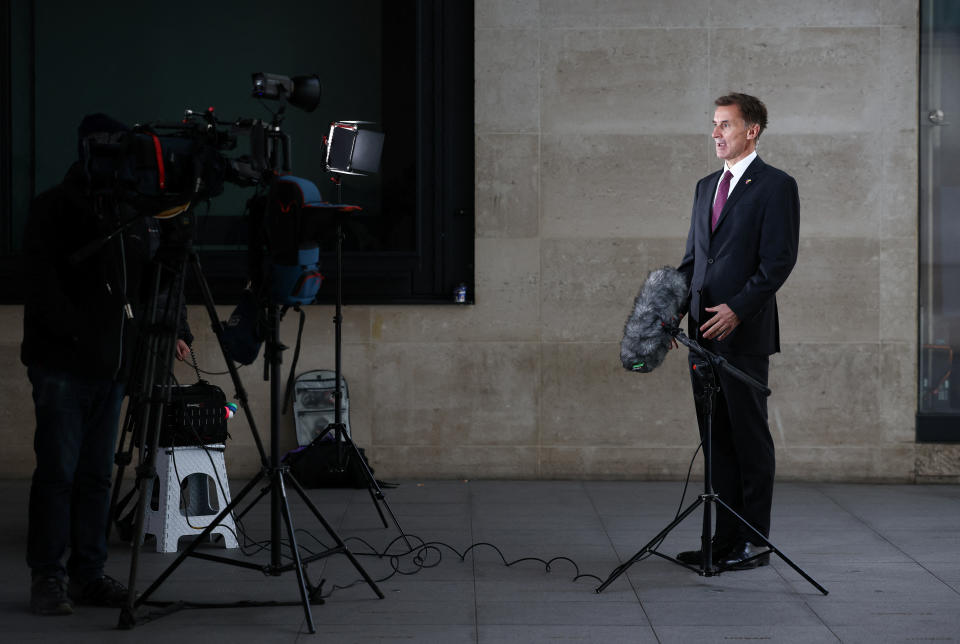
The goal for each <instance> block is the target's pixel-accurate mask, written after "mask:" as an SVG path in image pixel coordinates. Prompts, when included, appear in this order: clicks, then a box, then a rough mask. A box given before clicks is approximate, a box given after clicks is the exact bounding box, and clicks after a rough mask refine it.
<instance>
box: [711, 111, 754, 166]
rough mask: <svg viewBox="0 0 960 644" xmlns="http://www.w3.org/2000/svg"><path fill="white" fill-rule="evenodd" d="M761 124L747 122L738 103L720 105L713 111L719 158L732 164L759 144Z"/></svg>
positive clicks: (715, 143) (715, 141)
mask: <svg viewBox="0 0 960 644" xmlns="http://www.w3.org/2000/svg"><path fill="white" fill-rule="evenodd" d="M759 129H760V128H759V126H757V125H751V126H750V127H747V124H746V123H745V122H744V120H743V115H742V114H740V108H739V107H738V106H736V105H719V106H717V111H716V112H714V113H713V143H714V146H715V148H716V151H717V158H719V159H723V160H724V161H726V162H727V166H732V165H733V164H735V163H736V162H737V161H739V160H740V159H742V158H744V157H745V156H747V155H748V154H750V153H751V152H753V150H754V148H756V146H757V130H759Z"/></svg>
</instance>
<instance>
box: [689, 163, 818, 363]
mask: <svg viewBox="0 0 960 644" xmlns="http://www.w3.org/2000/svg"><path fill="white" fill-rule="evenodd" d="M721 174H722V172H721V171H719V170H718V171H717V172H714V173H713V174H711V175H709V176H707V177H704V178H703V179H701V180H700V181H699V182H698V183H697V189H696V194H695V196H694V200H693V214H692V216H691V220H690V234H689V235H688V237H687V250H686V254H685V255H684V257H683V261H682V262H681V264H680V266H679V267H678V270H679V271H680V272H681V273H683V274H684V276H685V277H686V278H687V283H688V284H690V299H689V312H690V319H689V323H688V324H689V335H690V337H691V338H696V337H698V334H697V328H698V327H699V326H700V324H702V323H703V322H704V321H705V320H707V319H709V318H710V317H712V315H713V314H712V313H707V312H705V311H704V309H705V308H706V307H708V306H716V305H718V304H723V303H726V304H727V306H729V307H730V308H731V309H732V310H733V312H734V313H736V314H737V317H739V318H740V324H739V325H738V326H737V328H736V329H734V331H733V333H731V334H730V335H729V336H728V337H727V338H725V339H724V340H723V341H721V342H710V343H709V345H710V346H709V347H708V348H710V349H711V350H713V351H717V352H720V353H741V354H750V355H770V354H772V353H776V352H778V351H779V350H780V326H779V319H778V316H777V298H776V295H775V294H776V292H777V289H779V288H780V287H781V286H782V285H783V283H784V282H785V281H786V280H787V277H788V276H789V275H790V271H791V270H792V269H793V267H794V265H795V264H796V263H797V245H798V240H799V236H800V199H799V196H798V193H797V182H796V181H795V180H794V179H793V177H791V176H790V175H788V174H787V173H785V172H783V171H782V170H778V169H777V168H774V167H773V166H769V165H767V164H766V163H764V162H763V161H762V160H761V159H760V157H757V158H755V159H754V160H753V163H751V164H750V165H749V167H747V170H746V172H744V174H743V176H742V177H740V181H738V182H737V185H736V187H735V188H734V190H733V192H731V193H730V196H729V198H728V199H727V203H726V205H725V206H724V207H723V212H721V213H720V220H719V222H718V223H717V228H716V230H715V231H713V232H711V231H710V217H711V210H712V207H713V197H714V193H715V192H716V189H717V182H719V181H720V175H721ZM704 346H707V345H704Z"/></svg>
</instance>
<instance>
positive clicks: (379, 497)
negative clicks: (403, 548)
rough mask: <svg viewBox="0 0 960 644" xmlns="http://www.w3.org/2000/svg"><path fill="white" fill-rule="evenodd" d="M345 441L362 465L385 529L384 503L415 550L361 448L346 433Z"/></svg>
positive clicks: (394, 522)
mask: <svg viewBox="0 0 960 644" xmlns="http://www.w3.org/2000/svg"><path fill="white" fill-rule="evenodd" d="M343 440H344V441H346V442H347V444H348V445H350V448H351V449H353V454H354V456H356V457H357V462H358V463H360V467H362V468H363V473H364V476H366V477H367V491H368V492H369V493H370V499H371V500H372V501H373V506H374V507H375V508H376V509H377V514H379V515H380V521H382V522H383V527H384V528H386V527H387V520H386V518H385V517H384V516H383V512H382V511H381V510H380V503H383V507H385V508H386V509H387V512H388V513H389V514H390V519H391V520H392V521H393V525H395V526H397V532H399V533H400V536H401V537H403V540H404V542H405V543H406V544H407V548H409V549H410V550H413V549H414V548H413V545H412V544H411V543H410V539H409V538H408V537H407V533H406V532H404V531H403V528H402V527H400V521H399V520H398V519H397V515H396V514H394V513H393V509H391V507H390V504H389V503H387V498H386V497H385V496H384V494H383V489H382V488H381V487H380V484H379V483H378V482H377V479H376V477H375V476H374V475H373V472H371V471H370V467H369V466H368V465H367V461H366V460H364V458H363V454H361V453H360V448H358V447H357V444H356V443H354V442H353V438H351V437H350V435H349V434H347V433H346V432H344V433H343Z"/></svg>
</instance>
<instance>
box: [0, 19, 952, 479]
mask: <svg viewBox="0 0 960 644" xmlns="http://www.w3.org/2000/svg"><path fill="white" fill-rule="evenodd" d="M918 29H919V27H918V11H917V6H916V4H915V3H911V2H900V1H897V0H886V1H881V2H877V1H875V0H844V1H843V2H839V3H838V2H835V1H833V0H809V1H807V2H803V3H792V2H781V1H774V2H770V1H761V0H749V1H743V0H684V1H683V2H675V1H668V0H643V1H633V0H540V1H539V2H538V1H536V0H477V1H476V30H475V37H476V48H475V51H476V101H475V122H476V161H477V181H476V185H477V194H476V265H477V273H476V305H474V306H462V307H455V306H350V307H345V309H344V315H345V333H344V372H345V375H346V377H347V379H348V381H349V385H350V413H351V417H350V422H351V426H352V428H353V432H354V437H355V440H356V441H357V442H358V444H360V445H361V446H363V447H365V448H366V449H367V452H368V454H369V455H370V456H371V458H372V463H373V465H374V467H375V468H376V471H377V475H378V476H380V477H383V478H388V479H390V478H407V477H412V478H435V477H458V478H460V477H463V478H491V477H493V478H498V477H509V478H591V479H601V478H611V479H618V478H649V479H659V478H667V479H669V478H679V477H681V476H683V475H684V474H685V472H686V468H687V464H688V463H689V460H690V458H691V456H692V454H693V450H694V448H695V447H696V443H697V441H696V428H695V417H694V413H693V404H692V400H691V396H690V393H689V384H688V378H687V375H686V369H685V365H686V361H685V359H684V355H683V353H681V352H676V353H675V354H673V355H670V356H669V359H668V360H667V361H666V363H665V364H664V365H663V366H661V367H660V368H659V369H658V370H656V371H654V372H653V373H650V374H645V375H641V374H632V373H627V372H625V371H624V370H623V369H622V368H621V367H620V365H619V359H618V356H619V341H620V337H621V334H622V328H623V322H624V320H625V319H626V316H627V314H628V313H629V310H630V306H631V303H632V300H633V297H634V296H635V294H636V291H637V289H638V287H639V286H640V285H641V284H642V282H643V280H644V279H645V276H646V274H647V273H648V272H649V271H650V270H652V269H654V268H657V267H659V266H662V265H665V264H669V265H676V264H677V263H678V262H679V261H680V258H681V256H682V254H683V247H684V241H685V238H686V233H687V228H688V224H689V216H690V206H691V203H692V197H693V187H694V184H695V182H696V181H697V179H699V178H700V177H702V176H704V175H706V174H708V173H710V172H712V171H713V170H714V169H716V168H717V167H719V163H718V161H717V159H716V157H715V156H714V153H713V150H712V143H711V140H710V130H711V128H710V121H711V119H712V114H713V104H712V101H713V99H714V98H715V97H716V96H718V95H720V94H723V93H726V92H727V91H728V90H738V91H745V92H748V93H751V94H755V95H757V96H759V97H760V98H762V99H763V100H764V101H765V102H766V104H767V106H768V109H769V111H770V125H769V129H768V131H767V132H765V133H764V135H763V137H762V138H761V143H760V148H759V151H760V154H761V155H762V156H763V157H764V159H765V160H766V161H767V162H768V163H770V164H772V165H774V166H777V167H780V168H783V169H784V170H786V171H788V172H790V173H791V174H792V175H794V176H795V177H796V179H797V181H798V183H799V186H800V197H801V239H802V241H801V248H800V260H799V264H798V266H797V268H796V269H795V271H794V274H793V275H792V276H791V278H790V280H789V281H788V282H787V284H786V285H785V287H784V288H783V290H782V291H781V293H780V297H779V301H780V306H781V317H782V339H783V349H784V350H783V352H782V353H781V354H780V355H777V356H774V357H773V359H772V362H771V383H770V384H771V387H772V388H773V390H774V395H773V397H772V398H771V401H770V421H771V428H772V431H773V435H774V440H775V443H776V446H777V453H778V460H779V463H778V467H779V469H778V476H779V477H780V478H784V479H787V478H789V479H810V480H828V479H829V480H843V481H855V480H869V481H883V480H895V481H905V480H914V479H916V478H917V477H918V476H919V477H921V478H923V477H929V478H930V479H931V480H932V479H936V478H938V477H939V478H940V479H942V478H944V477H946V478H948V479H949V478H950V476H953V475H955V474H956V472H955V471H954V472H952V473H951V468H953V469H954V470H956V469H957V468H956V462H957V459H956V458H955V456H956V455H955V454H953V453H952V452H944V451H943V450H940V449H939V448H937V447H936V446H925V447H924V448H923V449H922V450H918V448H917V446H916V444H915V443H914V421H913V415H914V413H915V411H916V393H915V392H916V363H917V346H916V335H917V333H916V324H917V304H916V302H917V250H916V249H917V221H918V215H917V163H918V152H917V108H916V104H917V92H918V54H917V52H918V33H919V32H918ZM228 313H229V311H227V310H223V311H222V317H226V316H227V314H228ZM20 315H21V311H20V309H19V308H18V307H6V308H0V329H3V338H4V339H3V341H2V342H0V358H2V359H3V360H4V364H6V365H8V369H6V370H5V371H4V373H3V375H2V376H0V397H2V399H3V400H4V405H3V409H2V411H0V414H2V418H3V419H4V421H5V422H4V423H3V424H2V426H0V436H2V437H3V438H4V440H5V443H6V444H7V445H8V449H7V450H4V451H3V452H2V455H0V473H2V474H3V475H4V476H26V475H28V474H29V472H30V470H31V468H32V462H31V459H32V456H31V453H30V435H31V422H32V421H31V408H30V404H29V387H28V386H27V385H26V384H25V382H26V381H25V377H24V372H23V369H22V368H21V367H20V365H19V362H18V360H17V344H18V342H19V326H18V325H19V324H20ZM203 317H204V315H203V310H202V309H201V308H199V307H197V308H192V309H191V319H192V320H193V324H194V327H195V328H196V329H197V335H198V340H197V350H198V355H199V356H200V359H201V361H202V362H203V363H204V367H205V368H207V369H209V370H213V371H217V370H220V369H222V361H221V360H219V358H218V355H217V353H218V352H217V350H216V346H215V343H214V341H213V338H212V337H211V333H210V332H209V331H208V330H206V329H207V324H206V322H205V321H204V319H203ZM331 317H332V310H330V309H329V308H326V307H311V308H310V309H309V319H308V323H307V329H306V335H305V345H304V348H303V352H302V355H301V358H300V364H301V366H302V368H303V369H315V368H331V369H332V365H333V325H332V323H331V321H330V320H331ZM295 328H296V323H295V322H294V321H293V320H288V321H287V322H286V324H285V325H284V331H283V332H284V337H285V341H286V342H287V344H289V345H291V346H292V344H293V340H294V338H293V334H294V333H295ZM285 359H286V362H285V366H288V365H289V359H290V355H286V356H285ZM261 371H262V369H261V368H260V366H259V365H257V366H255V367H247V368H245V369H244V371H243V374H244V382H245V386H246V387H247V388H248V390H249V391H250V393H251V402H252V405H253V407H254V409H255V411H256V417H257V423H258V424H259V425H260V428H261V433H262V434H264V435H266V432H267V431H268V414H267V407H268V400H269V397H268V390H267V387H266V385H265V384H264V383H263V381H262V379H261ZM178 375H179V377H181V378H182V379H184V380H189V378H190V376H189V371H188V370H186V369H183V368H182V365H181V366H179V367H178ZM212 380H214V381H216V382H218V383H219V384H220V385H221V386H223V387H224V389H225V390H226V391H227V392H228V394H229V393H232V386H231V385H229V383H228V382H227V381H226V380H225V379H224V378H223V377H221V376H218V377H214V378H212ZM231 422H232V423H234V429H233V432H232V433H233V437H234V438H233V441H232V443H231V446H230V449H229V450H228V454H227V456H228V470H229V471H230V473H231V475H242V474H249V473H252V472H253V471H255V470H256V468H257V467H258V456H257V454H256V450H255V449H254V446H253V441H252V439H251V438H250V435H249V431H248V430H247V428H246V426H245V425H246V423H245V421H244V420H243V419H242V418H239V417H238V418H237V419H235V420H233V421H231ZM281 433H282V436H283V441H284V447H290V446H292V445H293V443H294V432H293V421H292V419H291V418H290V417H289V416H288V417H285V418H284V419H283V422H282V426H281Z"/></svg>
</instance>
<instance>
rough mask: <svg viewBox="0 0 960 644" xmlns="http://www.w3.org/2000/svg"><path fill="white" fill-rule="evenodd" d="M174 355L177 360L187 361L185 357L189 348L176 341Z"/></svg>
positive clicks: (184, 343)
mask: <svg viewBox="0 0 960 644" xmlns="http://www.w3.org/2000/svg"><path fill="white" fill-rule="evenodd" d="M175 354H176V356H177V360H179V361H180V362H183V361H184V360H186V359H187V356H188V355H190V346H189V345H188V344H187V343H186V342H184V341H183V340H177V347H176V350H175Z"/></svg>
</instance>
